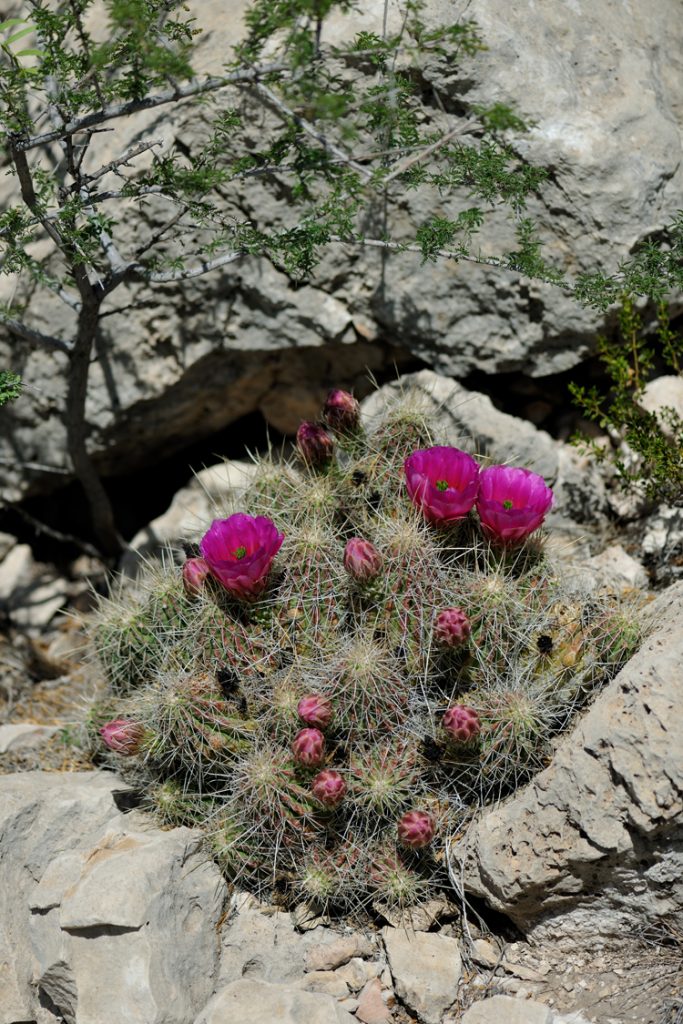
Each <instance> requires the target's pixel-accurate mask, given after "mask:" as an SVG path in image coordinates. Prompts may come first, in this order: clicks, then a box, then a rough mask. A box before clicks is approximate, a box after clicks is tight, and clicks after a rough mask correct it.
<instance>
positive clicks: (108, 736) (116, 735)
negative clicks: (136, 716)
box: [100, 718, 145, 754]
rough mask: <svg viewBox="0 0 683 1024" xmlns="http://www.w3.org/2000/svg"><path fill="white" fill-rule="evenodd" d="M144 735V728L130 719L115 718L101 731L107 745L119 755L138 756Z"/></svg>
mask: <svg viewBox="0 0 683 1024" xmlns="http://www.w3.org/2000/svg"><path fill="white" fill-rule="evenodd" d="M144 735H145V730H144V728H143V726H142V725H140V723H139V722H133V721H132V720H131V719H130V718H114V719H112V721H111V722H107V723H106V725H103V726H102V728H101V729H100V736H101V737H102V739H103V740H104V743H105V745H106V746H107V747H109V749H110V750H114V751H115V752H116V753H117V754H137V752H138V751H139V749H140V744H141V743H142V739H143V737H144Z"/></svg>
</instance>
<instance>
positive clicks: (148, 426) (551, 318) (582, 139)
mask: <svg viewBox="0 0 683 1024" xmlns="http://www.w3.org/2000/svg"><path fill="white" fill-rule="evenodd" d="M577 3H578V7H576V8H574V7H569V6H568V5H567V4H566V3H564V2H563V0H546V2H545V3H543V4H542V5H540V6H539V5H531V6H530V5H528V4H508V3H505V2H503V0H478V2H477V4H476V6H475V7H474V8H468V9H467V12H466V13H467V17H470V16H471V17H474V18H475V19H476V21H477V22H478V23H479V24H480V26H481V29H482V33H483V37H484V41H485V43H486V45H487V47H488V49H487V50H486V52H485V53H484V54H479V55H478V56H477V57H476V58H475V59H472V60H470V59H468V58H465V59H463V60H462V61H461V62H458V64H457V65H455V66H454V65H453V64H452V63H450V62H446V61H443V60H441V59H440V58H439V57H438V56H437V55H435V56H434V57H433V59H432V58H430V59H428V60H426V61H425V62H424V64H423V66H422V67H421V69H420V76H421V80H422V85H423V88H424V90H425V92H426V93H427V94H428V95H430V96H431V95H435V96H436V97H437V98H436V99H435V101H434V103H433V105H432V107H433V110H432V111H430V112H429V117H430V118H431V119H432V122H431V124H430V125H429V127H431V128H433V129H436V130H442V131H446V130H448V128H449V127H450V126H451V124H452V122H453V114H451V113H449V111H455V112H456V113H457V108H456V102H458V96H459V95H461V94H462V93H464V99H465V102H466V103H468V104H469V103H473V104H476V103H481V104H490V103H492V102H496V101H500V102H512V103H513V104H516V105H517V106H518V108H519V109H520V110H521V112H522V113H523V114H525V115H527V116H528V117H529V118H530V119H532V120H533V122H534V127H533V128H532V129H531V131H530V132H529V133H528V134H527V135H526V136H523V137H521V138H520V139H517V140H516V142H515V145H516V147H517V149H518V151H519V154H520V156H521V157H522V158H524V159H528V160H530V161H532V162H534V163H538V164H541V165H545V166H547V167H548V168H550V170H551V173H550V175H549V177H548V180H547V181H546V183H545V184H543V185H542V186H541V189H540V192H539V199H538V201H536V200H533V201H532V202H531V207H530V212H531V214H532V215H535V216H536V217H537V218H538V221H539V224H540V229H541V233H542V235H543V236H544V237H546V238H547V239H548V246H549V255H550V257H551V258H553V259H555V260H556V261H557V263H558V264H559V265H560V266H562V267H564V266H568V267H569V268H570V270H571V273H572V274H576V273H577V272H580V271H582V270H594V269H596V268H600V269H604V270H607V271H608V272H609V271H611V270H613V269H615V268H616V266H617V265H618V263H619V262H620V261H621V260H622V259H623V258H624V257H626V256H627V255H628V254H629V252H630V251H631V250H632V248H633V246H634V245H635V244H636V243H637V242H639V241H641V240H644V239H647V238H649V237H651V236H655V235H656V233H657V232H658V231H659V230H660V228H661V226H662V225H663V223H665V222H666V221H667V220H668V219H669V218H670V216H671V215H672V214H673V213H674V212H675V211H676V209H677V208H678V206H679V205H680V200H679V197H680V191H681V181H682V179H683V167H682V166H681V164H680V160H679V153H680V142H681V130H680V116H679V111H680V106H681V101H682V97H683V85H682V83H683V76H682V75H681V74H680V73H679V71H680V52H681V35H682V34H683V25H682V23H681V19H680V17H679V8H678V3H677V0H660V2H659V3H657V4H656V5H649V6H648V7H645V6H643V5H635V6H633V5H632V6H631V7H628V6H627V5H624V4H621V3H618V2H616V0H600V2H595V3H592V4H587V3H585V2H584V0H577ZM244 6H245V0H233V2H231V3H230V15H229V17H227V18H226V17H225V3H224V0H203V2H202V4H201V5H200V4H197V3H195V4H194V9H195V10H196V11H197V14H198V16H199V22H200V23H203V24H206V25H210V26H211V31H210V32H207V33H206V34H205V36H204V37H203V40H202V43H201V47H200V50H199V53H198V55H197V59H196V61H195V65H196V66H197V67H199V68H200V69H201V72H202V73H206V74H211V73H221V71H222V68H223V65H224V62H225V60H226V55H227V54H229V52H230V48H231V46H232V45H233V43H234V39H235V36H236V26H239V23H240V16H241V13H242V11H243V9H244ZM463 9H464V5H463ZM383 10H384V4H383V3H380V2H378V0H372V2H368V3H365V4H364V5H362V10H359V11H354V13H353V16H352V17H351V18H346V19H343V18H341V17H340V18H339V19H338V20H337V21H335V22H334V23H333V24H332V25H331V26H330V29H329V31H330V35H329V39H330V40H331V41H333V42H335V43H339V42H340V41H341V40H343V39H344V38H349V36H350V35H353V34H355V33H356V32H358V31H360V30H361V29H366V30H370V31H375V32H378V31H379V32H381V26H382V15H383ZM457 13H458V14H459V13H460V12H459V11H458V12H457ZM453 14H454V11H453V7H452V4H450V3H446V2H445V0H429V2H428V3H427V4H426V8H425V16H426V18H427V20H428V21H429V22H435V21H437V20H444V19H446V20H449V19H452V17H453ZM606 52H608V55H609V56H608V59H607V62H608V65H609V66H608V67H606V58H605V53H606ZM440 105H443V107H444V108H445V113H444V114H441V113H438V112H437V107H439V106H440ZM261 114H262V112H261V111H259V132H263V131H264V130H265V131H267V130H268V126H269V124H270V123H271V122H270V121H269V120H268V118H266V120H265V122H262V121H261ZM114 128H115V129H116V130H115V131H112V132H107V133H102V134H101V135H100V136H99V137H98V139H97V140H95V141H94V142H93V146H99V147H100V153H101V159H102V161H103V162H106V160H108V159H111V158H112V156H114V155H119V154H120V153H121V152H122V151H123V149H124V148H125V146H126V145H127V144H128V142H129V141H130V140H131V139H133V138H135V139H138V138H140V137H141V136H142V135H145V136H147V137H152V138H153V137H160V138H161V139H163V141H164V146H165V147H168V146H170V145H171V144H172V143H173V141H174V140H175V139H176V138H181V139H182V141H183V144H184V145H185V146H188V148H189V149H190V150H191V149H192V146H193V143H194V141H195V139H196V138H197V133H198V132H201V131H202V130H203V119H202V117H201V116H197V112H196V110H195V109H193V110H192V112H191V113H188V112H187V111H186V110H181V111H178V112H177V113H176V114H175V119H174V120H171V118H170V115H169V113H168V110H167V109H159V110H157V111H151V112H150V111H146V112H142V113H140V114H139V115H136V117H135V118H133V119H131V120H130V121H125V122H124V121H120V122H117V123H116V124H115V125H114ZM91 154H92V147H91ZM92 159H93V161H94V156H93V157H92ZM93 166H94V164H93ZM15 185H16V182H15V181H14V180H12V179H8V180H7V182H6V183H5V195H4V196H3V199H5V200H7V198H8V196H7V189H12V188H14V187H15ZM239 202H240V210H241V215H244V216H247V217H251V218H253V219H254V220H255V222H257V223H268V224H277V223H280V222H281V218H282V210H281V208H280V207H279V204H278V201H277V199H276V195H275V193H274V191H273V190H272V189H271V188H270V187H269V186H268V185H266V184H264V183H263V182H256V184H255V185H254V188H253V190H252V189H247V190H246V191H245V195H244V196H243V197H240V201H239ZM459 209H460V205H459V200H457V201H454V202H452V203H451V202H450V201H449V200H448V199H447V198H442V199H440V198H439V197H438V196H437V195H436V194H435V195H429V196H413V195H410V194H409V195H408V197H407V199H406V202H405V204H403V205H402V206H401V208H400V209H399V210H398V211H397V212H396V213H395V215H394V216H393V218H392V223H391V224H390V225H389V228H390V230H391V232H392V234H393V235H394V236H395V237H398V238H407V239H409V238H411V237H414V232H415V227H416V225H419V224H421V223H423V222H424V221H425V219H427V218H428V217H429V216H432V215H434V214H439V215H445V216H448V215H452V214H454V213H455V212H456V211H457V210H459ZM117 212H120V214H121V219H122V221H123V222H124V223H126V211H125V210H123V209H121V210H120V211H117ZM148 213H149V218H150V222H151V223H150V228H152V229H153V227H154V224H153V220H154V218H155V216H156V217H160V216H161V211H160V210H157V209H156V207H154V206H152V205H150V206H149V207H148ZM131 225H132V221H131ZM489 230H490V234H488V235H484V236H482V238H481V242H480V245H481V249H482V251H483V252H484V253H486V252H500V251H501V250H506V249H512V248H514V247H515V241H514V238H513V235H512V230H511V223H510V221H509V219H507V218H506V217H505V216H504V215H502V214H500V215H498V214H497V215H496V217H494V219H493V221H492V222H491V225H490V229H489ZM130 234H131V238H130V239H128V241H129V242H130V244H131V245H132V244H136V245H137V244H139V238H138V237H136V236H135V233H134V231H133V230H132V226H131V232H130ZM124 249H125V245H124ZM8 285H9V286H10V287H14V285H15V282H13V281H10V282H8ZM24 291H25V289H24V288H23V285H22V286H21V287H20V288H19V292H18V294H17V297H16V301H24V299H26V300H27V301H29V300H30V301H29V315H30V316H31V318H32V323H33V324H34V326H36V327H37V328H39V329H40V328H43V329H47V328H49V329H52V330H54V331H57V332H59V331H63V332H65V333H66V334H69V333H70V332H72V330H73V322H72V317H71V312H70V311H69V310H68V308H67V307H66V306H63V305H62V304H60V303H59V300H58V299H56V298H55V297H53V296H51V297H50V298H49V299H41V301H38V300H37V299H36V297H35V296H32V295H29V294H28V293H26V294H24ZM0 297H3V298H4V297H5V296H0ZM115 299H116V306H121V307H124V308H125V307H128V306H129V305H130V304H131V303H132V304H133V305H134V306H135V307H136V309H135V311H134V312H131V311H130V309H128V308H126V309H125V312H123V313H120V314H117V313H112V315H111V316H108V317H107V320H106V321H105V325H104V331H103V336H102V339H101V343H100V347H99V351H98V359H97V361H96V362H95V363H94V364H93V367H92V380H91V387H90V396H89V402H88V421H89V424H90V426H91V431H90V437H89V442H90V444H91V447H92V450H93V453H94V455H95V457H96V459H97V462H98V464H99V466H100V468H101V469H102V471H103V472H105V473H107V472H113V471H114V470H115V469H116V468H117V466H118V465H120V463H121V461H122V460H124V459H125V460H126V462H127V463H128V464H129V465H131V466H132V465H134V464H135V465H142V464H146V463H147V464H148V463H150V462H151V461H153V460H155V459H157V458H158V457H159V456H160V455H161V454H162V453H163V454H169V453H170V452H172V451H173V450H174V449H177V448H180V447H182V446H184V445H186V444H187V443H188V442H189V441H191V440H193V439H196V438H199V437H202V436H207V435H208V434H210V433H212V432H213V431H216V430H218V429H221V428H223V427H224V426H226V425H227V424H229V423H230V422H233V421H234V420H236V419H238V418H239V417H241V416H243V415H245V414H246V413H249V412H253V411H255V410H261V411H262V412H263V413H264V415H265V416H266V417H267V418H268V419H269V421H270V422H271V423H273V424H274V425H275V426H277V427H278V428H279V429H286V430H288V431H291V430H293V429H295V427H296V425H297V420H298V419H299V418H301V417H308V416H311V415H313V414H315V411H316V409H317V406H318V404H319V401H320V400H321V398H322V397H323V395H324V391H325V388H326V387H327V386H329V385H334V384H344V385H347V386H349V385H355V386H356V387H357V388H358V389H359V393H360V392H362V390H363V387H366V388H367V384H366V383H365V384H364V381H365V375H366V369H367V370H370V371H383V370H387V369H388V368H390V367H391V366H392V363H393V361H394V360H396V361H397V362H398V364H399V365H401V363H402V361H404V360H405V359H406V357H407V356H408V354H410V355H411V357H415V356H417V357H420V358H422V359H424V360H425V361H426V362H427V364H428V365H430V366H432V367H433V368H435V369H438V370H440V371H441V372H443V373H447V374H453V375H456V376H464V375H466V374H468V373H469V372H470V371H472V370H473V369H479V370H483V371H485V372H487V373H496V372H507V371H513V370H520V371H524V372H527V373H530V374H533V375H544V374H549V373H553V372H557V371H561V370H566V369H568V368H570V367H571V366H574V365H576V363H577V362H578V361H579V360H580V359H582V358H583V357H584V356H585V355H586V353H587V352H588V349H589V348H590V345H591V344H592V339H593V337H594V333H595V328H596V326H598V323H599V317H597V316H596V315H595V314H593V313H590V312H588V311H586V310H583V309H581V308H580V307H579V306H578V305H577V303H576V302H575V300H574V299H573V298H572V296H571V295H569V294H565V293H564V292H562V291H560V290H558V289H555V288H552V287H551V286H547V285H542V284H537V283H529V282H527V281H523V280H520V279H519V278H518V277H516V276H515V275H514V274H511V273H507V272H501V271H498V270H495V269H493V268H491V267H486V266H474V265H471V264H465V263H462V264H460V265H455V264H453V263H452V262H446V261H445V262H439V263H436V264H429V265H428V266H427V267H424V266H421V261H420V257H419V255H418V254H415V253H409V252H404V253H400V254H393V255H391V256H390V257H389V258H388V261H387V260H385V259H384V258H383V254H382V253H380V252H378V251H377V250H371V249H365V250H363V249H360V248H359V247H349V246H336V247H333V248H331V249H330V250H329V251H328V252H326V254H325V258H324V260H323V262H322V264H321V266H320V267H319V269H318V271H317V272H316V275H315V278H314V279H313V281H312V282H310V283H309V284H307V285H306V286H304V287H296V286H295V285H294V284H293V283H292V281H291V280H290V279H289V277H288V276H287V275H286V274H284V273H282V272H281V271H280V270H277V269H276V268H275V267H273V265H272V264H271V263H270V262H269V261H268V260H265V259H257V258H253V257H249V258H246V259H244V260H243V261H240V262H237V263H234V264H231V265H230V266H229V267H227V268H225V269H224V270H223V271H222V272H218V273H216V274H215V275H214V276H212V277H208V278H201V277H200V278H197V279H195V280H194V281H191V282H188V283H186V284H185V285H184V286H183V287H182V288H177V289H172V288H164V289H159V290H157V291H150V290H149V289H144V288H142V287H141V286H139V285H132V286H130V287H126V288H125V289H122V290H121V292H120V293H117V295H116V297H115ZM3 333H4V335H5V338H4V340H3V341H0V362H3V360H4V361H5V362H7V360H8V358H9V353H10V352H16V353H17V355H16V359H18V360H20V362H21V365H22V371H23V374H24V377H25V379H26V380H27V381H29V382H30V383H32V384H33V385H34V386H35V388H36V390H35V391H34V392H26V393H25V394H23V395H22V397H21V398H20V399H19V401H18V402H15V403H12V405H10V406H7V407H6V408H5V409H3V411H2V417H3V419H4V421H5V423H4V426H5V427H6V428H7V429H5V430H4V431H3V432H2V433H3V436H6V437H7V442H6V443H5V444H3V450H2V452H1V453H0V458H2V460H3V463H4V465H5V466H6V469H7V473H6V475H7V483H6V493H7V496H8V498H10V499H12V498H14V497H17V496H19V495H20V494H21V493H26V491H32V492H38V491H41V490H42V491H43V492H47V491H49V490H50V489H51V488H53V487H54V486H56V485H57V484H59V483H60V482H63V481H65V480H67V479H68V478H69V474H70V469H69V466H68V462H67V458H66V455H65V443H64V430H63V427H62V424H61V416H60V413H61V409H62V407H63V403H64V394H65V388H64V360H63V357H62V356H61V355H60V354H52V353H49V352H45V351H42V350H41V351H31V352H28V351H27V350H26V347H25V345H24V343H18V342H17V341H16V340H15V339H12V338H9V337H7V335H6V332H3ZM37 413H39V414H37ZM22 461H23V462H28V463H30V464H31V465H32V466H34V467H35V466H36V465H37V464H39V463H45V464H47V465H48V466H51V467H52V471H51V472H41V471H40V470H39V469H35V468H34V469H31V470H26V469H22V466H21V463H22Z"/></svg>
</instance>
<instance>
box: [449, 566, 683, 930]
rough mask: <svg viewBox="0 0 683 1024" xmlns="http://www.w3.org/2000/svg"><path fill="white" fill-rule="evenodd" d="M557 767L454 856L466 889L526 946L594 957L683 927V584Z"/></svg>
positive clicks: (652, 620) (656, 607)
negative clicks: (577, 947)
mask: <svg viewBox="0 0 683 1024" xmlns="http://www.w3.org/2000/svg"><path fill="white" fill-rule="evenodd" d="M643 619H644V620H645V622H646V634H645V635H646V639H645V640H644V642H643V644H642V647H641V649H640V650H639V651H638V653H637V654H635V655H634V656H633V658H632V659H631V660H630V661H629V663H628V664H627V665H626V666H625V667H624V668H623V669H622V671H621V672H620V673H619V674H618V675H617V676H616V677H615V679H613V680H612V682H611V683H610V684H609V686H608V687H607V688H606V689H605V690H604V692H603V693H601V694H600V695H599V696H598V697H597V699H596V700H595V702H594V703H593V704H592V705H591V707H590V708H589V709H588V711H587V712H586V714H585V716H584V718H583V720H582V721H581V722H580V723H579V725H578V726H577V727H576V728H575V729H574V730H573V731H572V732H571V733H570V734H569V735H568V736H566V737H565V738H563V740H562V741H561V743H560V745H559V748H558V750H557V754H556V756H555V758H554V760H553V763H552V764H551V766H550V767H549V768H547V769H546V770H545V771H544V772H541V774H540V775H538V776H536V778H535V779H534V780H533V781H532V782H531V783H530V784H529V785H528V786H527V787H526V788H525V789H524V790H522V791H521V792H519V793H517V794H516V795H515V796H514V797H512V798H511V799H510V800H509V801H508V802H507V803H505V804H504V805H503V806H501V807H500V808H498V809H496V810H493V811H489V812H487V813H485V814H484V815H483V817H482V818H481V819H480V820H479V821H478V822H477V824H476V825H475V826H474V827H473V829H472V830H471V831H470V833H469V835H468V836H467V837H466V838H465V839H464V840H461V841H460V842H459V843H458V844H456V846H455V847H454V849H453V866H454V868H455V870H456V872H457V873H458V874H459V875H460V876H461V878H462V882H463V885H464V887H465V889H466V890H467V891H468V892H470V893H474V894H476V895H477V896H481V897H483V898H484V899H485V900H486V901H487V902H488V903H489V904H490V905H491V906H493V907H495V908H496V909H497V910H501V911H502V912H503V913H505V914H507V915H508V916H509V917H510V918H512V920H513V921H514V922H515V923H516V924H517V925H518V926H519V927H520V928H521V929H522V930H523V931H524V932H525V933H526V934H527V935H528V936H530V937H532V938H534V939H537V940H538V941H541V940H543V939H544V938H545V939H548V940H552V941H553V942H559V943H565V944H567V945H571V944H574V943H578V944H581V943H582V942H583V943H585V942H586V940H587V938H590V941H591V945H592V948H597V947H598V946H599V945H600V944H601V943H605V942H614V941H618V940H619V939H620V938H626V937H628V936H629V935H630V934H631V932H632V931H633V929H634V928H636V927H641V928H642V927H644V926H646V925H648V924H653V923H656V922H657V921H659V920H661V919H663V918H672V919H674V920H675V919H678V920H683V882H682V879H683V855H682V853H681V850H682V849H683V705H682V704H681V699H680V688H681V681H682V679H683V676H682V674H681V665H683V584H680V583H678V584H675V585H674V586H673V587H670V588H669V590H667V591H665V592H664V593H662V594H661V595H660V596H659V597H658V598H657V599H656V601H654V602H653V604H652V605H650V606H649V608H648V609H647V612H646V613H644V615H643Z"/></svg>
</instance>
